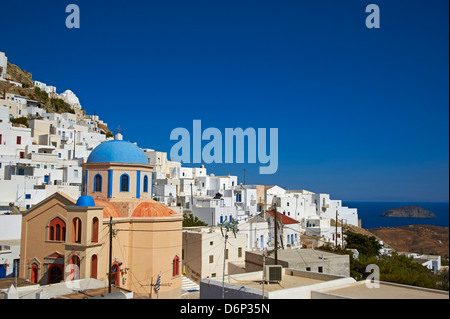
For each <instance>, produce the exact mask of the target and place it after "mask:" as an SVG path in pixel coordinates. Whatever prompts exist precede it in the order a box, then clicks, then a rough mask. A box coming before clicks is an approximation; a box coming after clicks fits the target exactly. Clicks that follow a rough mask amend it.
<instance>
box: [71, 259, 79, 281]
mask: <svg viewBox="0 0 450 319" xmlns="http://www.w3.org/2000/svg"><path fill="white" fill-rule="evenodd" d="M69 266H70V274H69V279H70V280H77V279H80V257H78V256H75V255H73V256H72V258H71V259H70V265H69Z"/></svg>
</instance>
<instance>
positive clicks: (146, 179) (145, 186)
mask: <svg viewBox="0 0 450 319" xmlns="http://www.w3.org/2000/svg"><path fill="white" fill-rule="evenodd" d="M144 193H148V176H147V175H145V176H144Z"/></svg>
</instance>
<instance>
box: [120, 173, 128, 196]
mask: <svg viewBox="0 0 450 319" xmlns="http://www.w3.org/2000/svg"><path fill="white" fill-rule="evenodd" d="M129 183H130V177H129V176H128V175H127V174H123V175H122V176H120V191H121V192H129Z"/></svg>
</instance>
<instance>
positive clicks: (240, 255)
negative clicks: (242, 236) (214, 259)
mask: <svg viewBox="0 0 450 319" xmlns="http://www.w3.org/2000/svg"><path fill="white" fill-rule="evenodd" d="M238 257H242V247H239V248H238Z"/></svg>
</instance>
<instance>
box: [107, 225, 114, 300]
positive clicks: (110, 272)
mask: <svg viewBox="0 0 450 319" xmlns="http://www.w3.org/2000/svg"><path fill="white" fill-rule="evenodd" d="M112 240H113V229H112V217H109V272H108V293H109V294H110V293H111V279H112V278H111V277H112Z"/></svg>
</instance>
